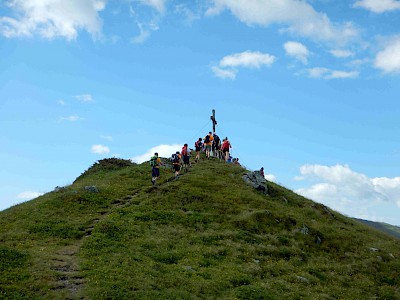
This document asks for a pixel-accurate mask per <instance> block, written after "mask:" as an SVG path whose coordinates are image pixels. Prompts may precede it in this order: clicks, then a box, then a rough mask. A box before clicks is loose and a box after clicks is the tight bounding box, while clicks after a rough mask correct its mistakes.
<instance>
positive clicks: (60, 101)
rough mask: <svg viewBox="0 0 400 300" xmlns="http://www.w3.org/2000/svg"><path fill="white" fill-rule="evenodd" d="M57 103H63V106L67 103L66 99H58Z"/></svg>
mask: <svg viewBox="0 0 400 300" xmlns="http://www.w3.org/2000/svg"><path fill="white" fill-rule="evenodd" d="M57 104H59V105H61V106H64V105H65V101H64V100H62V99H60V100H57Z"/></svg>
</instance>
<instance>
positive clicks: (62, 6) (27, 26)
mask: <svg viewBox="0 0 400 300" xmlns="http://www.w3.org/2000/svg"><path fill="white" fill-rule="evenodd" d="M5 5H6V6H8V7H9V8H10V9H11V10H12V11H13V13H14V15H15V17H9V16H0V34H1V35H3V36H5V37H8V38H12V37H19V36H32V35H36V34H37V35H39V36H41V37H43V38H47V39H52V38H55V37H63V38H66V39H67V40H73V39H75V38H76V37H77V35H78V31H79V30H86V31H87V32H89V33H90V34H92V35H93V36H98V35H100V33H101V26H102V21H101V19H100V17H99V15H98V13H99V12H100V11H102V10H104V8H105V5H106V0H68V1H65V0H12V1H11V0H10V1H7V2H6V3H5Z"/></svg>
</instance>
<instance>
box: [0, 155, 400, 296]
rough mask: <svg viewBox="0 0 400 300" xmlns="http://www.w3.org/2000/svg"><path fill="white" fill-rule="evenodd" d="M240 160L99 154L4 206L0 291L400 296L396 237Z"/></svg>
mask: <svg viewBox="0 0 400 300" xmlns="http://www.w3.org/2000/svg"><path fill="white" fill-rule="evenodd" d="M243 172H244V170H243V169H242V168H240V167H237V166H233V165H227V164H224V163H221V162H218V161H204V162H201V163H198V164H197V165H195V166H194V167H193V168H192V169H190V171H189V172H188V173H187V174H184V176H182V177H181V178H180V179H179V180H177V181H169V180H168V179H169V178H170V177H171V176H172V174H171V173H169V172H167V171H164V172H162V176H161V178H160V180H159V186H158V187H156V188H155V187H152V186H151V183H150V176H149V175H150V174H149V166H148V164H143V165H133V166H125V167H121V168H119V169H118V170H111V169H109V168H107V167H103V168H99V167H98V166H97V167H94V168H92V169H90V170H89V171H88V172H86V173H85V174H84V175H83V176H80V177H79V178H78V179H77V180H76V182H74V184H73V185H71V186H69V187H68V188H67V189H65V190H61V191H59V192H52V193H49V194H46V195H44V196H42V197H40V198H38V199H36V200H34V201H30V202H28V203H25V204H22V205H18V206H16V207H13V208H11V209H8V210H6V211H4V212H1V213H0V217H1V218H0V254H1V255H0V298H5V299H7V298H10V299H18V298H29V299H35V298H37V299H64V298H67V297H69V298H76V299H78V298H86V299H400V291H399V288H398V287H399V286H400V274H399V273H400V262H399V260H398V258H399V257H400V250H399V249H400V247H399V246H400V242H399V240H396V239H393V238H391V237H389V236H386V235H384V234H381V233H379V232H377V231H375V230H372V229H370V228H369V227H367V226H364V225H362V224H359V223H358V222H355V221H353V220H351V219H349V218H346V217H344V216H342V215H340V214H338V213H335V212H332V211H330V210H329V209H327V208H325V207H324V206H322V205H320V204H316V203H314V202H312V201H310V200H307V199H305V198H303V197H301V196H298V195H296V194H294V193H293V192H291V191H289V190H286V189H284V188H282V187H280V186H278V185H276V184H273V183H269V189H270V196H267V197H266V196H263V195H262V194H259V193H258V192H256V191H254V190H253V189H252V188H251V187H249V186H246V185H245V184H244V183H243V181H242V179H241V175H242V174H243ZM88 185H96V186H97V187H98V188H99V190H100V192H99V193H90V192H87V191H85V190H84V187H85V186H88Z"/></svg>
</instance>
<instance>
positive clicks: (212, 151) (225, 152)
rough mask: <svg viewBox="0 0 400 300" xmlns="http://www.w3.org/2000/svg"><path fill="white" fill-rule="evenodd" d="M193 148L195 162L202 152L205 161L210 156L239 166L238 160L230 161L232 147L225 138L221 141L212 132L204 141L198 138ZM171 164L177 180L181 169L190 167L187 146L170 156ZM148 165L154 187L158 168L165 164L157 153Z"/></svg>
mask: <svg viewBox="0 0 400 300" xmlns="http://www.w3.org/2000/svg"><path fill="white" fill-rule="evenodd" d="M194 147H195V151H196V156H195V161H196V162H197V161H199V160H200V154H201V153H202V152H204V153H205V156H206V158H207V159H210V157H211V156H214V157H217V158H219V159H223V160H225V161H226V162H229V163H234V164H238V165H240V164H239V158H234V159H232V157H231V156H230V154H229V152H230V149H231V148H232V145H231V143H230V142H229V140H228V138H227V137H226V138H224V139H223V140H222V141H221V139H220V138H219V136H218V135H217V134H216V133H214V134H213V133H212V132H209V133H208V134H207V135H206V136H205V137H204V139H203V138H199V139H198V140H197V141H196V142H195V144H194ZM171 162H172V169H173V170H174V172H175V178H178V177H179V173H180V171H181V169H182V167H183V168H184V169H185V170H187V169H188V168H189V167H190V166H191V163H190V149H189V148H188V144H184V145H183V147H182V150H181V151H180V152H179V151H177V152H176V153H174V154H172V156H171ZM150 165H151V166H152V171H151V177H152V178H151V183H152V184H153V185H155V184H156V180H157V178H158V177H159V176H160V166H162V165H165V163H163V162H162V161H161V159H160V157H159V156H158V153H154V156H153V157H151V159H150Z"/></svg>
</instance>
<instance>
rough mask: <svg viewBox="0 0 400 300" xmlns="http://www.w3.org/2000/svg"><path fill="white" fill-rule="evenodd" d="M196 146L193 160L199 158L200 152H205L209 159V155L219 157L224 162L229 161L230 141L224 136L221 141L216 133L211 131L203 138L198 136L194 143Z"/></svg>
mask: <svg viewBox="0 0 400 300" xmlns="http://www.w3.org/2000/svg"><path fill="white" fill-rule="evenodd" d="M194 146H195V148H196V158H195V161H198V160H199V159H200V153H201V152H202V151H204V152H205V155H206V158H207V159H209V158H210V157H211V156H215V157H217V158H219V159H223V160H225V161H226V162H231V161H229V159H230V158H231V156H230V154H229V152H230V149H231V148H232V145H231V143H230V142H229V140H228V138H227V137H226V138H224V139H223V140H222V141H221V139H220V138H219V136H218V135H217V134H216V133H214V134H213V133H212V132H211V131H210V132H209V133H208V134H207V135H206V136H205V137H204V139H202V138H199V139H198V140H197V141H196V143H195V144H194Z"/></svg>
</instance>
